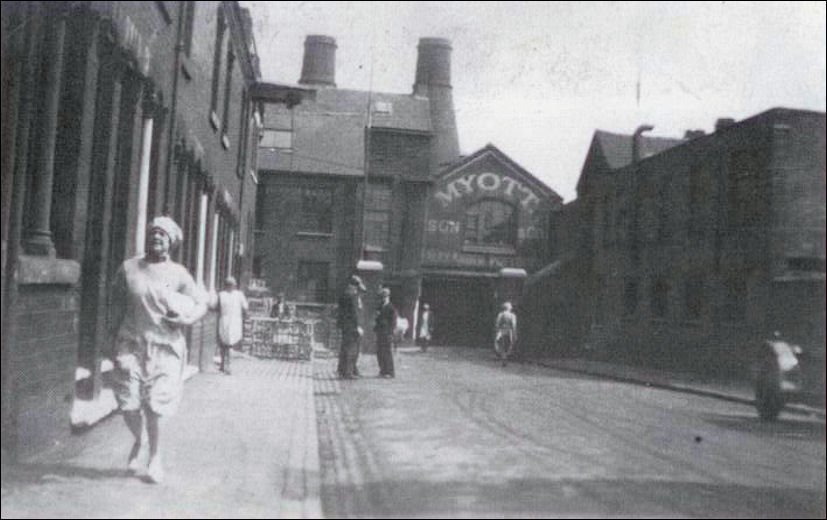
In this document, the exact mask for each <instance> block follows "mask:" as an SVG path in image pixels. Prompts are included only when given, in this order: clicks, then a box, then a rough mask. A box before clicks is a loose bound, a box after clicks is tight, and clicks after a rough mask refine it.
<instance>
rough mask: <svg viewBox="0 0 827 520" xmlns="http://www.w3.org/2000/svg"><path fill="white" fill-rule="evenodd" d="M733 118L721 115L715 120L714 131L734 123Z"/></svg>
mask: <svg viewBox="0 0 827 520" xmlns="http://www.w3.org/2000/svg"><path fill="white" fill-rule="evenodd" d="M734 124H735V120H734V119H732V118H731V117H721V118H719V119H718V120H717V121H715V131H716V132H717V131H718V130H721V129H724V128H726V127H728V126H731V125H734Z"/></svg>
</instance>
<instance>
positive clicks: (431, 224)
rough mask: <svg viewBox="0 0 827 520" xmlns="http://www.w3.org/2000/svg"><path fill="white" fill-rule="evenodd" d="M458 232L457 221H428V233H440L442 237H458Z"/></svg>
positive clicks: (458, 225)
mask: <svg viewBox="0 0 827 520" xmlns="http://www.w3.org/2000/svg"><path fill="white" fill-rule="evenodd" d="M459 232H460V224H459V221H456V220H436V219H430V220H429V221H428V233H441V234H443V235H458V234H459Z"/></svg>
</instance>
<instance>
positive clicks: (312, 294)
mask: <svg viewBox="0 0 827 520" xmlns="http://www.w3.org/2000/svg"><path fill="white" fill-rule="evenodd" d="M329 271H330V264H328V263H327V262H310V261H304V260H301V261H299V272H298V276H297V277H296V283H297V285H298V286H297V287H296V297H297V299H298V300H299V301H304V302H317V303H323V302H326V301H327V300H328V290H327V288H328V273H329Z"/></svg>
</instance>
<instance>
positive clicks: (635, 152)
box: [632, 125, 655, 164]
mask: <svg viewBox="0 0 827 520" xmlns="http://www.w3.org/2000/svg"><path fill="white" fill-rule="evenodd" d="M654 128H655V127H654V126H652V125H640V126H639V127H637V130H635V133H634V134H632V164H635V163H637V162H638V161H640V135H641V134H642V133H643V132H649V131H651V130H654Z"/></svg>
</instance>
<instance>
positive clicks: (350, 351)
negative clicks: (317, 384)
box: [336, 275, 365, 379]
mask: <svg viewBox="0 0 827 520" xmlns="http://www.w3.org/2000/svg"><path fill="white" fill-rule="evenodd" d="M360 292H365V284H364V283H362V279H361V278H359V277H358V276H356V275H353V276H351V277H350V280H348V283H347V286H346V287H345V291H344V293H343V294H342V296H341V297H340V298H339V314H338V316H337V319H336V325H337V326H338V327H339V329H340V330H341V331H342V344H341V346H340V347H339V366H338V368H337V372H338V373H339V377H340V378H342V379H356V378H358V377H359V370H358V369H357V368H356V362H357V361H358V359H359V340H360V339H361V338H362V335H363V334H364V331H363V330H362V324H361V323H360V321H359V309H361V308H362V299H361V297H360V295H359V293H360Z"/></svg>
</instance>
